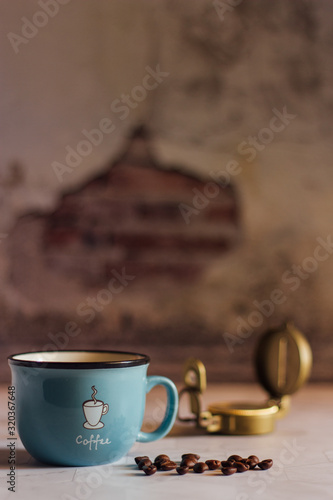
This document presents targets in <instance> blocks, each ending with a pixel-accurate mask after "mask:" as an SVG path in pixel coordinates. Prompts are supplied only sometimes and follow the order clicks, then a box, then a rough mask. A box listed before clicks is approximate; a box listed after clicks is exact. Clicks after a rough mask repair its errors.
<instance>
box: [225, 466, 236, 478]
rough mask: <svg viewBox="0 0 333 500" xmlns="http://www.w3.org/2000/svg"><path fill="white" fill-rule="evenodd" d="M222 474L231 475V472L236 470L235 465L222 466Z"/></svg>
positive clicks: (233, 472)
mask: <svg viewBox="0 0 333 500" xmlns="http://www.w3.org/2000/svg"><path fill="white" fill-rule="evenodd" d="M221 470H222V474H224V475H225V476H231V474H235V472H237V469H236V467H222V469H221Z"/></svg>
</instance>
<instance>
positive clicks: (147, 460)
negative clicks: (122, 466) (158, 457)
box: [138, 458, 152, 470]
mask: <svg viewBox="0 0 333 500" xmlns="http://www.w3.org/2000/svg"><path fill="white" fill-rule="evenodd" d="M145 465H152V461H151V460H149V458H143V459H142V460H140V462H139V463H138V467H139V469H140V470H142V469H143V467H144V466H145Z"/></svg>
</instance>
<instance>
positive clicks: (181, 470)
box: [176, 466, 190, 476]
mask: <svg viewBox="0 0 333 500" xmlns="http://www.w3.org/2000/svg"><path fill="white" fill-rule="evenodd" d="M189 470H190V469H189V467H183V466H180V467H177V468H176V471H177V472H178V474H179V475H180V476H183V475H184V474H187V473H188V472H189Z"/></svg>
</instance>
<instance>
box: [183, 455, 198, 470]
mask: <svg viewBox="0 0 333 500" xmlns="http://www.w3.org/2000/svg"><path fill="white" fill-rule="evenodd" d="M197 462H198V460H196V459H195V458H190V457H187V458H183V460H182V461H181V462H180V466H181V467H188V468H189V469H193V466H194V465H195V464H196V463H197Z"/></svg>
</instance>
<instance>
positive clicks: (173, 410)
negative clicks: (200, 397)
mask: <svg viewBox="0 0 333 500" xmlns="http://www.w3.org/2000/svg"><path fill="white" fill-rule="evenodd" d="M156 385H163V387H165V388H166V391H167V407H166V411H165V415H164V418H163V421H162V423H161V424H160V426H159V427H158V428H157V429H156V430H155V431H153V432H143V431H140V432H139V434H138V436H137V438H136V440H137V441H139V442H140V443H148V442H149V441H156V440H157V439H161V438H162V437H164V436H165V435H166V434H168V432H169V431H170V430H171V428H172V426H173V424H174V422H175V420H176V416H177V411H178V392H177V388H176V386H175V384H174V383H173V382H172V381H171V380H170V379H168V378H166V377H161V376H158V375H151V376H149V377H147V388H146V393H148V392H149V391H151V389H152V388H153V387H155V386H156Z"/></svg>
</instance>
